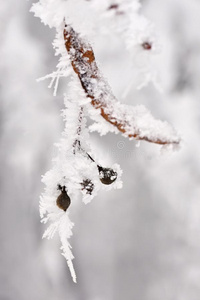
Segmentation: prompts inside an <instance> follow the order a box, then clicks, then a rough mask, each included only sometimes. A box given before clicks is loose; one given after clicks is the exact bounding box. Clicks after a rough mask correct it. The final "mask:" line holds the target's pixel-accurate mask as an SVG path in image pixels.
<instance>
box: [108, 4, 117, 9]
mask: <svg viewBox="0 0 200 300" xmlns="http://www.w3.org/2000/svg"><path fill="white" fill-rule="evenodd" d="M118 8H119V5H118V4H111V5H110V6H109V7H108V9H118Z"/></svg>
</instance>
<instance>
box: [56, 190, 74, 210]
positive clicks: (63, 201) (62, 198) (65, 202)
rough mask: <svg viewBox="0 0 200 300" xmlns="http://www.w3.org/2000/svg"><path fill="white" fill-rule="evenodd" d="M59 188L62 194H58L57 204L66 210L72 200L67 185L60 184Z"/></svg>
mask: <svg viewBox="0 0 200 300" xmlns="http://www.w3.org/2000/svg"><path fill="white" fill-rule="evenodd" d="M58 190H60V191H61V194H60V195H59V196H58V198H57V200H56V204H57V206H58V207H59V208H60V209H62V210H64V211H66V210H67V209H68V207H69V206H70V203H71V200H70V198H69V196H68V194H67V192H66V189H65V186H61V185H58Z"/></svg>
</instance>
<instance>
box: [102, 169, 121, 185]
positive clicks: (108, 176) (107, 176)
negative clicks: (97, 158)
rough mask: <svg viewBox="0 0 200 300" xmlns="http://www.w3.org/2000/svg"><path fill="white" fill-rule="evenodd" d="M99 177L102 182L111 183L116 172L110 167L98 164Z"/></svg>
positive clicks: (115, 176) (114, 178) (115, 177)
mask: <svg viewBox="0 0 200 300" xmlns="http://www.w3.org/2000/svg"><path fill="white" fill-rule="evenodd" d="M98 169H99V179H100V180H101V182H102V183H103V184H107V185H109V184H112V183H113V182H114V181H115V180H116V179H117V172H115V171H114V170H113V169H111V168H103V167H100V166H98Z"/></svg>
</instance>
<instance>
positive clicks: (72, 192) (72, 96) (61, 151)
mask: <svg viewBox="0 0 200 300" xmlns="http://www.w3.org/2000/svg"><path fill="white" fill-rule="evenodd" d="M64 104H65V109H64V110H63V112H62V116H63V119H64V121H65V128H64V131H63V133H62V138H61V140H60V142H59V143H58V144H56V147H57V149H58V150H57V152H58V153H57V156H56V157H55V158H54V159H53V168H52V169H51V170H50V171H48V172H47V173H46V174H45V175H44V176H43V178H42V182H43V183H44V184H45V186H46V188H45V192H44V193H43V194H42V196H41V198H40V216H41V219H42V221H41V222H42V223H45V224H46V223H47V222H48V223H50V225H49V227H48V228H47V229H46V231H45V232H44V235H43V238H47V239H52V238H53V236H54V234H55V233H56V232H58V234H59V236H60V240H61V250H62V255H63V256H64V257H65V259H66V260H67V264H68V267H69V269H70V272H71V276H72V278H73V281H74V282H76V274H75V270H74V268H73V263H72V260H73V258H74V257H73V254H72V251H71V246H70V244H69V242H68V239H69V238H70V237H71V236H72V227H73V223H72V222H71V221H70V219H69V216H68V211H67V212H65V211H63V210H62V209H60V208H59V207H58V206H57V204H56V199H57V198H58V196H59V195H60V193H61V191H60V190H59V188H58V187H59V185H60V186H65V187H66V190H67V194H68V196H69V197H70V199H71V205H73V201H74V200H75V198H76V197H77V196H78V195H81V196H82V201H83V202H84V203H85V204H87V203H89V202H90V201H91V200H92V199H93V198H94V197H95V196H96V195H97V193H98V191H99V190H100V189H106V190H109V189H111V188H114V189H116V188H121V187H122V182H121V180H120V177H121V173H122V172H121V170H120V167H119V166H118V165H114V166H113V169H114V171H117V173H118V177H117V180H116V181H115V182H114V183H113V184H112V186H109V187H107V186H106V187H105V186H104V185H103V184H102V183H101V181H100V179H99V172H98V166H97V162H94V161H93V160H91V158H90V157H91V156H92V155H91V149H90V145H89V143H88V141H89V133H88V129H87V128H86V118H85V117H84V114H85V109H86V107H87V106H88V99H87V98H86V96H85V93H84V92H83V89H82V88H81V87H80V83H79V81H78V79H77V78H76V76H73V80H72V81H71V82H70V84H69V91H68V95H67V96H66V95H65V98H64ZM69 210H70V208H69Z"/></svg>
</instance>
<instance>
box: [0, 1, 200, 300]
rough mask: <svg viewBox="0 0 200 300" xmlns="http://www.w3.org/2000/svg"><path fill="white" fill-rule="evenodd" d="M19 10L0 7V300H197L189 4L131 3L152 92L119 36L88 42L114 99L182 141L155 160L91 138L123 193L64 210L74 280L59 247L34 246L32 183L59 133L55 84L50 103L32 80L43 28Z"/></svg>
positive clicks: (195, 5)
mask: <svg viewBox="0 0 200 300" xmlns="http://www.w3.org/2000/svg"><path fill="white" fill-rule="evenodd" d="M30 7H31V2H30V1H29V2H27V1H20V2H18V1H14V0H7V1H4V2H2V3H1V6H0V38H1V45H0V57H1V60H0V78H1V85H0V99H1V100H0V101H1V105H0V145H1V146H0V166H1V172H0V197H1V202H0V203H1V204H0V205H1V206H0V300H14V299H20V300H27V299H30V300H36V299H37V300H40V299H41V300H44V299H49V300H51V299H52V300H55V299H56V300H57V299H70V300H122V299H125V300H135V299H139V300H160V299H163V300H172V299H182V300H199V297H200V284H199V282H200V185H199V182H200V163H199V162H200V151H199V147H200V142H199V131H200V104H199V95H200V86H199V78H200V38H199V32H198V28H199V27H200V18H199V16H200V3H199V1H197V0H196V1H195V0H191V1H190V2H189V1H186V0H182V1H181V0H173V1H172V0H163V1H159V0H154V1H153V0H145V1H142V12H143V14H144V15H145V16H146V17H147V18H148V19H149V20H151V21H152V22H153V23H154V24H155V28H156V32H157V35H158V36H159V41H160V43H161V50H160V53H159V54H156V55H155V58H154V61H153V68H155V70H156V72H157V74H158V75H157V77H158V78H157V79H158V82H159V84H160V86H161V87H162V90H163V92H162V93H161V92H160V91H159V90H158V89H156V88H155V86H154V84H153V83H149V84H148V85H147V86H145V87H144V88H143V89H141V90H138V89H137V86H138V84H140V83H141V81H142V80H143V79H144V77H143V76H144V74H143V73H142V72H138V69H135V68H134V67H135V66H134V60H133V59H131V54H130V53H129V54H128V52H127V53H125V51H124V44H123V42H122V41H121V38H120V36H117V35H113V36H112V37H111V36H108V35H103V34H102V35H101V34H98V35H97V36H96V37H95V38H94V41H95V45H94V49H95V53H96V57H97V60H98V62H99V63H100V65H101V69H102V71H103V73H104V74H105V76H106V78H107V79H108V81H109V83H110V85H111V87H112V89H113V91H114V94H115V95H116V96H117V98H118V99H119V100H121V101H122V102H124V103H128V104H131V105H136V104H144V105H145V106H146V107H147V108H148V109H149V110H150V111H151V113H152V114H153V115H154V116H155V117H157V118H159V119H162V120H167V121H168V122H169V123H171V124H173V126H174V127H175V128H176V129H177V130H178V132H179V133H180V134H181V136H182V138H183V144H182V148H181V150H179V151H178V152H174V153H161V151H160V149H161V148H160V146H158V145H154V144H148V143H147V142H141V144H140V146H139V147H138V143H137V142H135V141H128V139H125V138H123V137H122V136H121V135H114V134H108V135H107V136H105V137H99V135H98V134H92V136H91V137H92V144H93V147H94V148H96V155H97V156H98V157H99V158H100V160H101V161H103V162H104V161H105V162H106V163H107V164H108V163H110V164H113V163H116V162H117V163H119V164H120V165H121V167H122V169H123V176H122V179H123V182H124V186H123V189H121V190H115V191H112V192H111V191H110V192H105V191H102V192H101V193H100V194H99V195H98V196H97V197H96V198H95V199H94V200H93V201H92V203H91V204H88V205H85V204H83V203H82V202H81V201H80V205H78V206H77V205H76V207H74V208H73V207H72V209H71V212H70V214H71V219H72V220H73V222H74V223H75V227H74V229H73V233H74V235H73V237H72V238H71V244H72V246H73V253H74V255H75V261H74V265H75V269H76V272H77V276H78V283H77V284H74V283H73V282H72V280H71V277H70V274H69V270H68V268H67V265H66V262H65V260H64V258H63V257H62V256H61V255H60V250H59V245H60V243H59V240H58V239H54V240H51V241H48V240H42V239H41V236H42V234H43V231H44V226H43V225H41V224H40V219H39V213H38V202H39V196H40V194H41V193H42V192H43V188H44V186H43V184H42V183H41V175H42V174H44V173H45V172H46V171H47V170H48V169H49V168H50V167H51V159H52V157H53V155H54V153H55V148H54V145H53V144H54V143H55V142H58V141H59V139H60V135H61V132H62V130H63V126H64V124H63V121H62V118H61V117H60V111H61V109H63V97H62V93H63V89H64V86H65V80H64V79H63V80H62V81H61V83H60V88H59V90H58V95H57V96H56V97H53V96H52V93H53V91H52V90H50V89H48V88H47V85H48V82H47V81H44V82H40V83H37V82H36V79H37V78H39V77H41V76H44V75H46V74H48V73H51V72H52V71H54V70H55V66H56V64H57V57H55V56H54V50H53V49H52V46H51V43H52V41H53V39H54V36H55V31H54V30H50V29H49V28H47V27H45V26H44V25H42V24H41V22H40V20H39V19H38V18H34V17H33V14H30V13H29V9H30ZM137 67H138V66H137ZM141 69H142V66H141Z"/></svg>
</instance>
